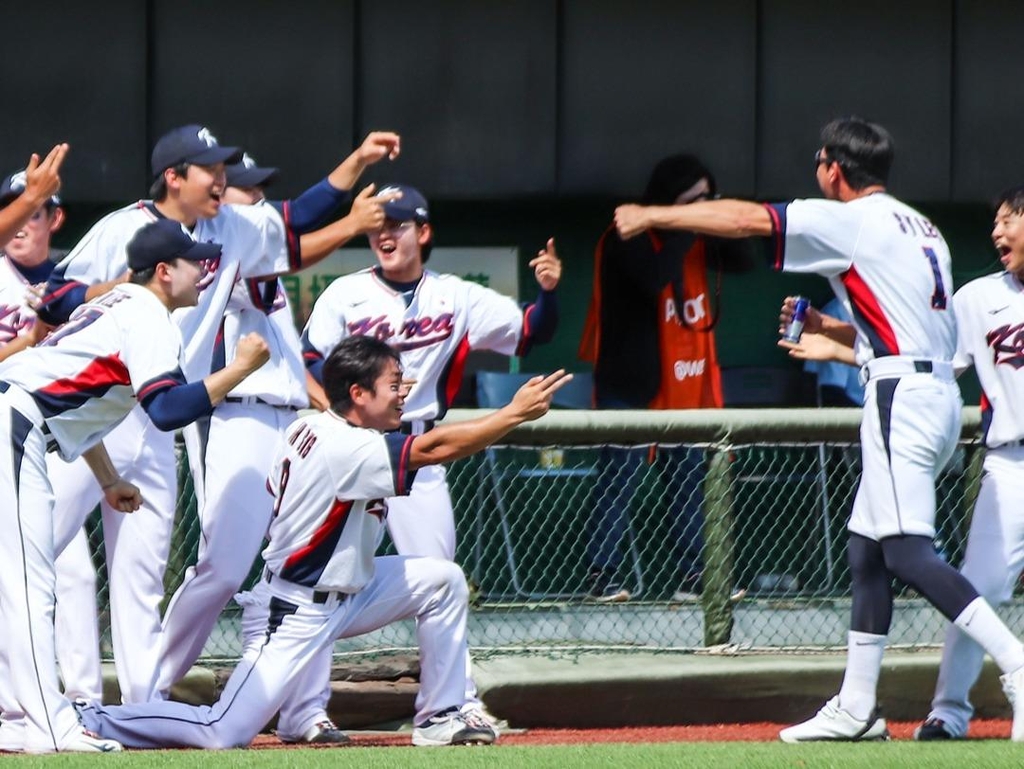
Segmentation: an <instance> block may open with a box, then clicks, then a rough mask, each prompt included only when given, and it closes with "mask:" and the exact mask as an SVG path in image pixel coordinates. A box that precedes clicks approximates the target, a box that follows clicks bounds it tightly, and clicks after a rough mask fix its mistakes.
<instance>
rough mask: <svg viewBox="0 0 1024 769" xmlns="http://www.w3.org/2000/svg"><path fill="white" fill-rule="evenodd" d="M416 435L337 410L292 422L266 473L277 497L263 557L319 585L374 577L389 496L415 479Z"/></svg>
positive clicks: (285, 574) (295, 578) (341, 586)
mask: <svg viewBox="0 0 1024 769" xmlns="http://www.w3.org/2000/svg"><path fill="white" fill-rule="evenodd" d="M412 441H413V438H412V437H411V436H405V435H401V434H398V433H387V434H383V433H380V432H377V431H376V430H370V429H366V428H362V427H356V426H354V425H351V424H349V423H348V422H346V421H345V420H344V419H343V418H342V417H340V416H338V415H337V414H335V413H334V412H332V411H325V412H323V413H318V414H314V415H311V416H308V417H305V418H303V419H300V420H298V421H296V422H295V423H293V424H292V426H291V427H290V428H289V430H288V436H287V438H286V439H285V442H284V443H283V444H282V447H281V449H280V450H279V451H280V453H279V454H278V456H277V458H276V460H275V461H274V466H273V468H272V469H271V472H270V476H269V478H268V479H267V488H268V489H269V490H270V493H271V494H272V495H273V496H274V498H275V500H276V502H275V509H274V520H273V521H272V522H271V524H270V532H269V534H268V539H269V541H270V544H269V545H268V546H267V548H266V549H265V550H264V551H263V559H264V560H265V561H266V564H267V566H268V568H269V569H270V571H271V572H273V574H274V576H275V577H280V578H281V579H284V580H287V581H289V582H294V583H296V584H299V585H304V586H306V587H310V588H315V589H317V590H325V591H334V590H337V591H340V592H343V593H358V592H359V591H360V590H362V589H363V587H364V586H365V585H366V583H367V582H369V581H370V580H371V579H372V578H373V573H374V569H373V554H374V552H375V551H376V549H377V545H378V544H379V543H380V539H381V537H382V535H383V531H384V529H383V523H384V518H385V517H386V516H387V504H386V502H385V498H386V497H391V496H395V495H401V494H408V493H409V489H410V488H411V487H412V482H413V479H414V477H415V472H414V471H410V470H409V451H410V450H411V446H412Z"/></svg>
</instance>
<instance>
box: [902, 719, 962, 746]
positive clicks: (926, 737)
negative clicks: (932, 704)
mask: <svg viewBox="0 0 1024 769" xmlns="http://www.w3.org/2000/svg"><path fill="white" fill-rule="evenodd" d="M914 739H915V740H917V741H918V742H931V741H933V740H962V739H963V737H962V736H960V735H958V734H953V733H952V732H951V731H950V730H949V727H948V726H946V722H945V721H943V720H942V719H941V718H929V719H928V720H927V721H925V722H924V723H923V724H921V725H920V726H919V727H917V728H916V729H915V730H914Z"/></svg>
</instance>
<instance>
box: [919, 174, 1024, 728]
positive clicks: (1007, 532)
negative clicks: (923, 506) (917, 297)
mask: <svg viewBox="0 0 1024 769" xmlns="http://www.w3.org/2000/svg"><path fill="white" fill-rule="evenodd" d="M992 242H993V243H994V244H995V247H996V250H997V251H998V252H999V256H1000V259H1001V261H1002V263H1003V266H1004V268H1005V271H1004V272H1001V273H998V274H996V275H988V276H986V277H984V278H978V279H977V280H972V281H971V282H970V283H968V284H967V285H965V286H963V288H961V289H960V290H959V291H957V292H956V294H955V295H954V296H953V308H954V310H955V311H956V322H957V353H956V357H955V358H954V359H953V365H954V366H955V367H956V368H957V370H958V371H961V370H964V369H966V368H968V367H970V366H972V365H973V366H974V370H975V371H976V372H977V374H978V380H979V381H980V382H981V389H982V401H981V406H982V417H983V425H984V443H985V447H986V451H985V464H984V473H983V474H982V477H981V491H980V492H979V494H978V500H977V502H976V503H975V506H974V515H973V517H972V519H971V530H970V534H969V535H968V538H967V550H966V552H965V554H964V562H963V564H962V566H961V568H960V571H961V573H962V574H963V575H964V576H965V577H967V579H969V580H970V581H971V584H972V585H974V587H975V588H977V590H978V592H979V593H981V595H982V596H984V597H985V600H987V601H989V602H990V603H992V604H999V603H1003V602H1005V601H1008V600H1009V599H1010V597H1011V596H1012V595H1013V588H1014V585H1015V584H1016V582H1017V578H1018V577H1019V576H1020V573H1021V570H1022V569H1024V516H1022V515H1021V512H1020V511H1021V510H1024V347H1022V344H1021V340H1022V339H1024V336H1022V335H1021V331H1022V330H1024V187H1017V188H1015V189H1012V190H1008V191H1007V192H1005V193H1003V194H1002V195H1001V196H1000V200H999V204H998V207H997V211H996V216H995V223H994V226H993V229H992ZM983 661H984V650H983V649H982V648H981V647H980V646H978V644H976V643H975V642H974V641H972V640H971V638H970V637H969V636H967V635H965V634H964V633H963V631H961V630H960V628H958V627H957V626H956V625H950V626H949V630H948V632H947V633H946V643H945V645H944V647H943V650H942V664H941V666H940V668H939V680H938V683H937V685H936V688H935V698H934V699H933V700H932V709H931V712H930V713H929V715H928V719H927V720H926V721H925V722H924V723H923V724H921V726H919V727H918V728H917V730H916V731H915V732H914V737H915V739H918V740H937V739H949V738H961V737H965V736H966V735H967V727H968V723H969V721H970V719H971V716H972V715H973V713H974V708H973V706H972V705H971V703H970V700H969V699H968V695H969V693H970V690H971V687H972V686H974V683H975V681H977V680H978V676H979V675H980V673H981V666H982V662H983Z"/></svg>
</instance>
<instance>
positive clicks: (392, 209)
mask: <svg viewBox="0 0 1024 769" xmlns="http://www.w3.org/2000/svg"><path fill="white" fill-rule="evenodd" d="M384 216H386V217H387V218H388V219H393V220H394V221H396V222H413V221H415V222H420V223H421V224H422V223H423V222H426V221H428V219H427V217H425V216H423V215H421V214H418V213H416V209H415V208H408V207H406V206H403V205H402V202H401V201H400V200H396V201H394V202H393V203H385V204H384Z"/></svg>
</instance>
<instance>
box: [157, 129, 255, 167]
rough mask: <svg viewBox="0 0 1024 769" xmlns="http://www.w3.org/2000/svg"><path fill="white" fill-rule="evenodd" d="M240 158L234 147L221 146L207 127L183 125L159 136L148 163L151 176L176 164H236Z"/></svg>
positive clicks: (239, 151) (239, 153) (238, 150)
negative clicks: (151, 171)
mask: <svg viewBox="0 0 1024 769" xmlns="http://www.w3.org/2000/svg"><path fill="white" fill-rule="evenodd" d="M241 159H242V150H240V149H238V147H222V146H221V145H220V143H219V142H218V141H217V137H216V136H214V135H213V134H212V133H210V129H209V128H204V127H203V126H201V125H186V126H181V127H180V128H173V129H171V130H170V131H168V132H167V133H165V134H164V135H163V136H161V137H160V138H159V139H158V140H157V143H156V146H154V147H153V155H152V157H151V158H150V165H151V167H152V169H153V176H159V175H160V174H162V173H163V172H164V170H166V169H168V168H170V167H171V166H176V165H178V164H179V163H194V164H195V165H198V166H210V165H213V164H215V163H237V162H239V161H240V160H241Z"/></svg>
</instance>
